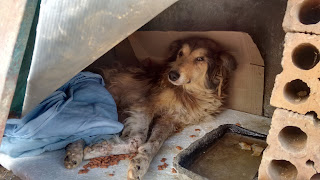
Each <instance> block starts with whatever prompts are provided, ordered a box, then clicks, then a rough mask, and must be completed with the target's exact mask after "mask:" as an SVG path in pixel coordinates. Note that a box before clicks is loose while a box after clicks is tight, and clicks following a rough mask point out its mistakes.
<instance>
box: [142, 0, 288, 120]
mask: <svg viewBox="0 0 320 180" xmlns="http://www.w3.org/2000/svg"><path fill="white" fill-rule="evenodd" d="M286 4H287V0H241V1H239V0H223V1H221V0H197V1H194V0H182V1H178V2H177V3H175V4H174V5H172V6H171V7H169V8H168V9H166V10H165V11H163V12H162V13H160V14H159V15H158V16H156V17H155V18H154V19H153V20H151V21H150V22H148V23H147V24H146V25H144V26H143V27H142V28H140V30H143V31H155V30H158V31H170V30H172V31H243V32H247V33H249V34H250V35H251V36H252V38H253V41H254V42H255V43H256V44H257V46H258V48H259V50H260V52H261V55H262V57H263V59H264V60H265V88H264V116H267V117H271V116H272V114H273V111H274V107H272V106H270V102H269V101H270V96H271V92H272V89H273V84H274V80H275V76H276V75H277V74H279V73H280V72H281V70H282V68H281V65H280V62H281V58H282V51H283V40H284V35H285V33H284V31H283V30H282V21H283V17H284V13H285V10H286Z"/></svg>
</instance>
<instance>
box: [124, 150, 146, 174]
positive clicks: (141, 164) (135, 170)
mask: <svg viewBox="0 0 320 180" xmlns="http://www.w3.org/2000/svg"><path fill="white" fill-rule="evenodd" d="M150 159H151V158H150V157H149V155H147V154H145V153H139V154H138V155H137V156H136V157H134V158H133V159H132V160H131V161H130V164H129V170H128V175H127V179H128V180H137V179H139V180H141V179H142V177H143V176H144V174H146V172H147V171H148V168H149V164H150Z"/></svg>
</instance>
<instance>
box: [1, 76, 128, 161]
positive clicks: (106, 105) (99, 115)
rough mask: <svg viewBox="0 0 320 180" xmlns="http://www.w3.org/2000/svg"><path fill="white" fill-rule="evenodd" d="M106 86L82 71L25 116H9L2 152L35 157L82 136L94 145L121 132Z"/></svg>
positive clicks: (16, 155) (115, 109) (115, 110)
mask: <svg viewBox="0 0 320 180" xmlns="http://www.w3.org/2000/svg"><path fill="white" fill-rule="evenodd" d="M104 85H105V84H104V82H103V78H102V77H101V76H100V75H98V74H94V73H91V72H81V73H79V74H78V75H76V76H75V77H74V78H72V79H71V80H70V81H69V82H67V83H66V84H65V85H63V86H62V87H61V88H59V89H58V90H57V91H55V92H54V93H53V94H52V95H50V96H49V97H48V98H46V99H45V100H44V101H43V102H41V103H40V104H39V105H38V106H37V107H36V108H35V109H33V110H32V111H31V112H30V113H28V114H27V115H26V116H25V117H23V118H22V119H9V120H8V121H7V124H6V128H5V131H4V137H3V138H2V143H1V146H0V152H3V153H5V154H8V155H9V156H11V157H25V156H35V155H39V154H41V153H43V152H45V151H53V150H57V149H61V148H64V147H65V146H66V145H67V144H69V143H71V142H74V141H76V140H79V139H83V140H85V142H86V143H87V144H91V143H96V142H98V141H101V140H104V139H105V140H106V139H109V138H111V137H112V136H113V135H115V134H117V133H119V132H120V131H121V130H122V129H123V124H121V123H120V122H118V114H117V107H116V104H115V102H114V100H113V98H112V96H111V95H110V93H109V92H108V91H107V90H106V89H105V87H104Z"/></svg>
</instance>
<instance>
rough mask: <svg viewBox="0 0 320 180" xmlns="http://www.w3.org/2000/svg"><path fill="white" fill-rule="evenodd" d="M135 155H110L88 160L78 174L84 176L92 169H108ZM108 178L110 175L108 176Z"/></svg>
mask: <svg viewBox="0 0 320 180" xmlns="http://www.w3.org/2000/svg"><path fill="white" fill-rule="evenodd" d="M136 155H137V154H136V153H133V154H119V155H110V156H106V157H98V158H93V159H90V162H89V163H88V164H86V165H84V166H83V168H84V169H81V170H79V172H78V174H86V173H88V172H89V169H88V168H90V169H93V168H99V167H100V168H108V167H109V166H114V165H118V162H119V161H121V160H125V159H129V160H131V159H133V158H134V157H135V156H136ZM109 176H110V174H109Z"/></svg>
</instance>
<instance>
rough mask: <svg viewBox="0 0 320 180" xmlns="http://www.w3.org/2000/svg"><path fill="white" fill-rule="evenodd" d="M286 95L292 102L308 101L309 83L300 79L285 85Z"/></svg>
mask: <svg viewBox="0 0 320 180" xmlns="http://www.w3.org/2000/svg"><path fill="white" fill-rule="evenodd" d="M283 93H284V97H285V98H286V99H287V100H288V101H289V102H291V103H294V104H299V103H302V102H304V101H306V100H307V99H308V97H309V94H310V88H309V87H308V85H307V84H306V83H305V82H303V81H301V80H300V79H296V80H293V81H291V82H289V83H287V84H286V85H285V86H284V92H283Z"/></svg>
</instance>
